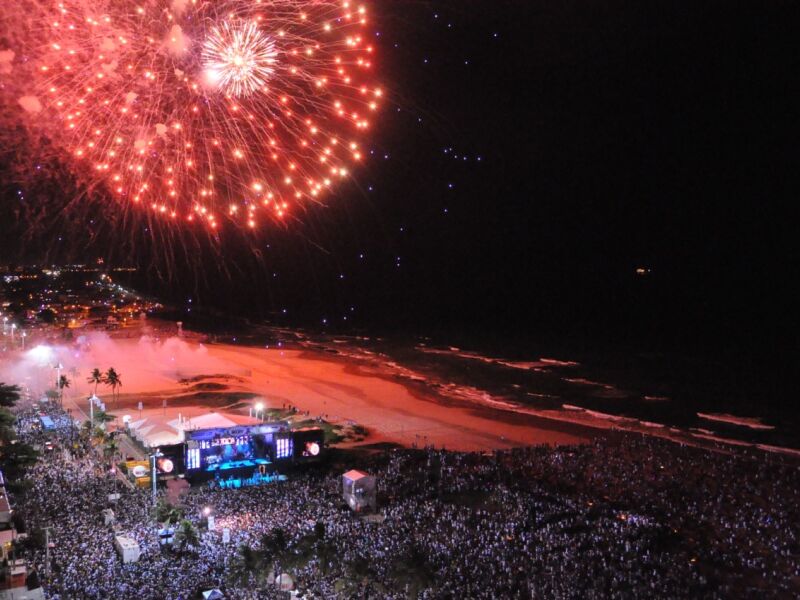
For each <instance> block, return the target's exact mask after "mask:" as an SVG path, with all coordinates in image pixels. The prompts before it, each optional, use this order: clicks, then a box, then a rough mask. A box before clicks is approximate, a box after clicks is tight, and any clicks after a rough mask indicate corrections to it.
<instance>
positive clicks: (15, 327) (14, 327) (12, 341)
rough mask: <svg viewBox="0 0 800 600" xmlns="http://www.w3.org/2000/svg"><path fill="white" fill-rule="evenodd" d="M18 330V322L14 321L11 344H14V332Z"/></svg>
mask: <svg viewBox="0 0 800 600" xmlns="http://www.w3.org/2000/svg"><path fill="white" fill-rule="evenodd" d="M16 330H17V324H16V323H12V324H11V344H12V345H13V344H14V332H15V331H16Z"/></svg>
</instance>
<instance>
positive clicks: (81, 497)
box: [17, 409, 800, 600]
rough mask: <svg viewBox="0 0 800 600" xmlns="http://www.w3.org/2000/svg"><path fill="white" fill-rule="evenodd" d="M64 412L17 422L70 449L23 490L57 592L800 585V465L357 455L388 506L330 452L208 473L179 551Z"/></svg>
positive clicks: (630, 440)
mask: <svg viewBox="0 0 800 600" xmlns="http://www.w3.org/2000/svg"><path fill="white" fill-rule="evenodd" d="M53 411H54V412H56V413H57V412H58V411H57V409H53ZM56 416H59V415H56ZM55 422H56V424H57V426H56V428H55V430H52V431H50V432H47V433H44V432H42V431H41V430H40V429H38V428H37V427H35V425H33V422H32V421H26V420H25V418H23V419H21V420H20V426H19V435H20V437H22V438H25V437H27V436H36V441H37V442H41V438H42V436H44V435H47V436H48V439H50V440H51V441H52V443H53V444H54V445H55V450H54V451H53V452H52V453H51V454H50V455H48V456H47V457H46V458H45V459H43V460H41V461H40V462H39V463H38V464H37V465H36V466H35V467H34V468H33V469H32V470H31V472H30V474H29V478H30V486H29V488H28V491H27V492H25V498H24V502H18V503H17V506H19V510H20V512H21V513H22V514H21V517H22V519H23V520H24V522H25V524H26V526H27V528H28V530H29V531H33V530H35V529H40V528H43V527H49V528H50V529H49V539H50V541H51V542H52V547H51V548H50V553H49V555H50V564H49V565H45V559H46V553H45V551H44V549H43V548H41V547H39V548H35V549H33V550H31V552H32V558H33V560H34V561H35V563H36V564H37V568H38V571H39V573H42V574H44V577H43V579H44V580H45V581H46V583H45V589H46V594H47V597H48V598H50V599H52V600H56V599H58V600H66V599H78V598H81V599H83V598H85V599H93V600H99V599H107V598H114V599H126V598H144V599H153V600H155V599H170V600H190V599H192V598H198V597H200V596H199V592H200V591H201V590H207V589H211V588H218V589H220V590H221V591H222V592H223V594H224V596H225V598H229V599H232V600H251V599H252V600H254V599H261V598H280V597H285V594H284V595H283V596H282V592H280V591H279V589H278V588H277V587H276V586H275V585H274V584H273V581H274V577H275V575H278V574H280V573H282V572H286V573H288V574H289V575H291V576H292V578H293V579H294V581H295V583H296V588H297V590H298V591H299V592H300V593H301V595H302V597H305V598H325V599H329V598H365V597H369V598H386V599H395V598H396V599H400V598H408V597H416V598H425V599H433V598H442V599H451V598H452V599H462V598H475V599H478V598H640V597H648V598H676V597H708V598H730V597H744V598H747V597H752V598H766V597H771V598H784V597H785V598H790V597H797V596H798V595H800V470H798V467H797V465H794V464H791V463H788V462H783V461H781V460H780V459H778V458H768V457H766V456H765V455H764V454H746V453H737V454H735V455H734V454H725V453H721V452H720V453H715V452H709V451H707V450H700V449H697V448H690V447H682V446H680V445H677V444H674V443H671V442H666V441H661V440H658V439H654V438H649V437H639V436H633V435H619V436H604V437H602V438H599V439H597V440H596V441H594V442H593V443H591V444H587V445H580V446H564V447H557V448H552V447H532V448H526V449H516V450H512V451H503V452H496V453H489V454H477V453H456V452H445V451H441V450H433V449H430V448H429V449H425V450H391V451H387V452H379V453H376V454H374V455H371V456H367V457H364V456H362V457H360V458H352V459H351V460H354V461H362V464H358V465H357V466H360V467H362V468H365V469H368V470H369V471H370V473H372V474H374V475H375V476H376V478H377V482H378V489H379V514H378V515H375V516H373V517H372V518H362V517H360V516H357V515H355V514H353V513H352V512H351V511H350V510H349V509H348V507H347V506H346V504H345V503H344V501H343V500H342V496H341V487H340V475H341V472H342V468H336V467H334V466H332V465H328V466H321V467H319V468H317V469H313V470H305V471H303V472H297V473H293V474H291V475H290V477H289V479H288V480H287V481H282V482H277V483H273V484H269V485H262V486H257V487H249V488H242V489H234V490H227V489H218V488H214V489H212V488H208V487H198V488H194V489H192V490H191V491H190V492H188V493H187V494H186V495H184V496H183V497H182V499H181V504H182V506H183V509H184V512H185V517H186V519H188V520H189V521H191V522H192V523H193V524H194V525H195V526H196V527H197V530H198V532H199V539H198V540H197V543H195V544H193V545H189V546H188V547H187V548H185V550H183V551H181V550H179V549H177V548H175V549H173V550H164V547H163V546H162V545H161V544H160V543H159V537H158V528H159V526H158V524H157V523H156V522H155V521H154V518H153V510H152V506H153V500H152V498H151V496H150V493H149V491H148V490H140V489H131V488H129V487H128V486H126V485H124V484H123V482H120V481H118V480H117V479H116V477H115V476H114V474H112V473H111V472H110V469H109V465H108V464H107V463H105V462H104V461H103V459H102V458H101V456H100V455H99V454H96V453H94V452H93V451H92V449H91V447H90V446H86V447H81V446H79V447H76V445H75V443H74V441H75V440H74V430H73V427H72V424H71V423H69V420H68V419H63V418H58V419H56V420H55ZM339 467H341V465H339ZM114 493H119V494H120V497H119V498H118V499H117V500H114V501H112V500H110V499H109V495H110V494H114ZM107 507H111V508H112V509H113V510H114V512H115V515H116V523H115V524H114V526H113V527H112V526H109V525H105V524H104V522H103V518H102V515H101V511H102V510H103V509H104V508H107ZM209 512H210V514H211V515H213V517H214V528H213V530H212V531H208V530H207V529H208V528H207V527H205V523H206V521H205V519H206V516H207V515H208V514H209ZM114 528H116V531H117V532H118V533H120V534H123V535H126V536H128V537H131V538H133V539H135V540H136V541H137V542H138V543H139V545H140V548H141V557H140V559H139V561H138V562H135V563H129V564H122V562H121V560H120V557H119V556H118V554H117V553H116V551H115V548H114V544H113V538H114V535H115V529H114ZM223 530H228V532H229V533H230V540H229V541H228V542H223ZM276 540H277V543H276ZM253 553H255V554H256V555H258V556H260V559H259V560H257V561H253V560H248V556H249V555H251V554H253Z"/></svg>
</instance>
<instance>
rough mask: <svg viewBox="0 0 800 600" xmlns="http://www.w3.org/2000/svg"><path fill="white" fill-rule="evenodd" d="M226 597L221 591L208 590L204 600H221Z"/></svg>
mask: <svg viewBox="0 0 800 600" xmlns="http://www.w3.org/2000/svg"><path fill="white" fill-rule="evenodd" d="M224 597H225V596H223V595H222V592H220V591H219V590H208V591H206V592H203V600H221V599H222V598H224Z"/></svg>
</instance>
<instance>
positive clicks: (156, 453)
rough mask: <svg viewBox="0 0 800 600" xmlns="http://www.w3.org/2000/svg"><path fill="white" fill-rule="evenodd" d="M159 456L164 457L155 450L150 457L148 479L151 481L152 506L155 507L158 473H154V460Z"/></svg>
mask: <svg viewBox="0 0 800 600" xmlns="http://www.w3.org/2000/svg"><path fill="white" fill-rule="evenodd" d="M159 456H164V454H163V453H161V452H160V451H159V450H156V451H155V452H153V454H151V455H150V463H151V466H152V468H151V471H150V479H151V480H152V481H153V506H155V505H156V485H157V481H158V477H157V475H158V473H157V472H156V458H158V457H159Z"/></svg>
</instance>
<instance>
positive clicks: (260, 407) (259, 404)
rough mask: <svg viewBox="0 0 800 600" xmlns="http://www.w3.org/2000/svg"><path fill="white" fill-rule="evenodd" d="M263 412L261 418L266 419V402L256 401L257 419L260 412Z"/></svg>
mask: <svg viewBox="0 0 800 600" xmlns="http://www.w3.org/2000/svg"><path fill="white" fill-rule="evenodd" d="M259 412H260V413H261V420H262V421H263V420H264V403H263V402H256V419H257V418H258V413H259Z"/></svg>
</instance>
